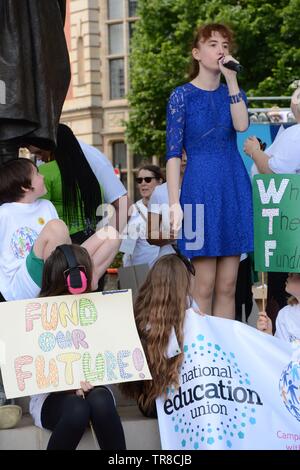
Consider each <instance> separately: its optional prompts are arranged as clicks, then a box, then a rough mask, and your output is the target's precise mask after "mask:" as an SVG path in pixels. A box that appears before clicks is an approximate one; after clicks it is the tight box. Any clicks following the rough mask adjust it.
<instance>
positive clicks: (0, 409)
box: [0, 405, 22, 429]
mask: <svg viewBox="0 0 300 470" xmlns="http://www.w3.org/2000/svg"><path fill="white" fill-rule="evenodd" d="M21 417H22V408H21V407H20V406H18V405H4V406H0V429H10V428H14V427H15V426H16V425H17V424H18V422H19V421H20V419H21Z"/></svg>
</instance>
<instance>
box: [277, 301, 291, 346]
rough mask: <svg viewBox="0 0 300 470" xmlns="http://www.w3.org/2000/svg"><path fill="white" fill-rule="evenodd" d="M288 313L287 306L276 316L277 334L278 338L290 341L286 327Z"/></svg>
mask: <svg viewBox="0 0 300 470" xmlns="http://www.w3.org/2000/svg"><path fill="white" fill-rule="evenodd" d="M286 313H287V307H284V308H282V309H281V310H280V311H279V313H278V315H277V318H276V331H275V335H274V336H276V337H277V338H279V339H282V340H283V341H289V334H288V331H287V327H286V321H285V314H286Z"/></svg>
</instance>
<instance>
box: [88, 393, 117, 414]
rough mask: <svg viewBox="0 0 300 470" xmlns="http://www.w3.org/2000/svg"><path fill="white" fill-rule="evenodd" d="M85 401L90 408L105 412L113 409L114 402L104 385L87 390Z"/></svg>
mask: <svg viewBox="0 0 300 470" xmlns="http://www.w3.org/2000/svg"><path fill="white" fill-rule="evenodd" d="M86 400H87V402H88V403H89V405H90V406H91V407H92V409H97V410H98V411H100V412H104V413H105V412H107V411H109V410H111V409H115V402H114V399H113V396H112V394H111V392H110V391H109V390H108V389H107V388H106V387H96V388H94V389H93V390H91V391H90V392H89V394H88V395H87V397H86Z"/></svg>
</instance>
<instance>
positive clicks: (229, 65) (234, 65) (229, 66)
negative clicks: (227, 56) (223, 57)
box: [223, 60, 243, 73]
mask: <svg viewBox="0 0 300 470" xmlns="http://www.w3.org/2000/svg"><path fill="white" fill-rule="evenodd" d="M223 65H224V67H226V68H227V69H229V70H234V71H235V72H236V73H239V72H242V70H243V66H242V65H241V64H239V63H238V62H234V61H233V60H229V62H225V64H223Z"/></svg>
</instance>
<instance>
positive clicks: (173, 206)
mask: <svg viewBox="0 0 300 470" xmlns="http://www.w3.org/2000/svg"><path fill="white" fill-rule="evenodd" d="M166 170H167V186H168V195H169V205H170V226H171V230H172V231H173V232H175V234H176V233H177V232H178V231H179V230H180V228H181V224H182V219H183V213H182V209H181V206H180V204H179V189H180V157H175V158H170V159H169V160H168V162H167V167H166Z"/></svg>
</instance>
